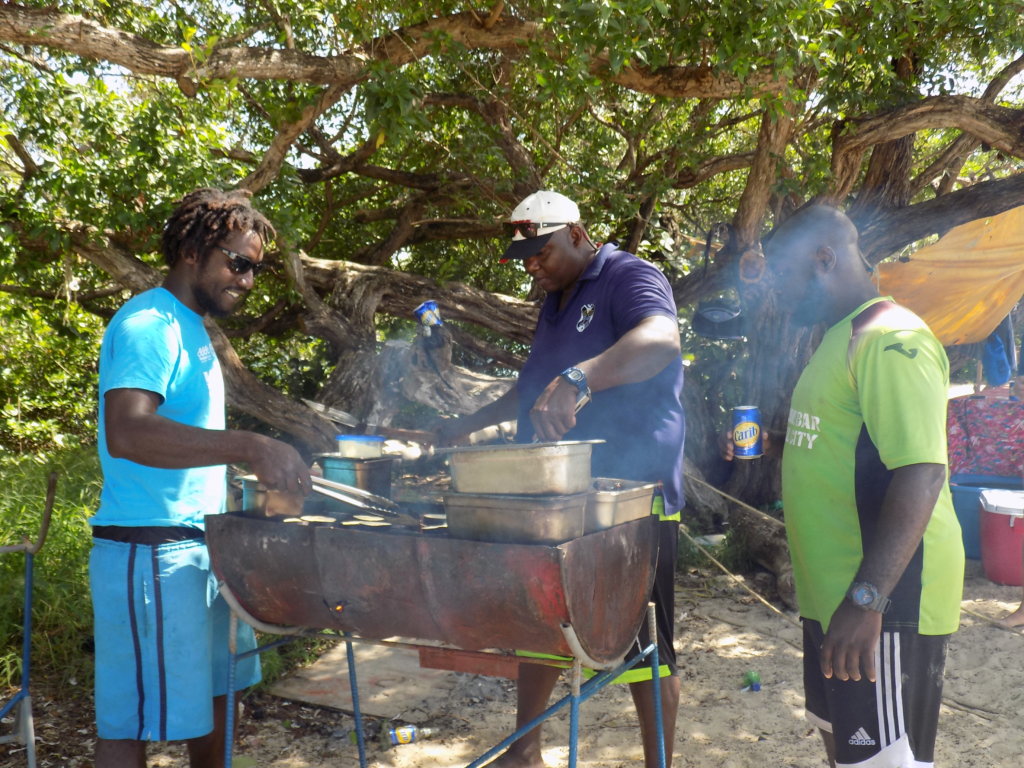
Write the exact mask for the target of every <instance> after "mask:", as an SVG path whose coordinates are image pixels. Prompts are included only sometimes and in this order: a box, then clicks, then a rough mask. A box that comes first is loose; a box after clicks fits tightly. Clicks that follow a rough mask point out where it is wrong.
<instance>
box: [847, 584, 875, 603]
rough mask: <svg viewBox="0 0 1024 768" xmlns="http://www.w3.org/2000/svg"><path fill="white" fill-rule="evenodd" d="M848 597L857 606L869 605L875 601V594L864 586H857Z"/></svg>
mask: <svg viewBox="0 0 1024 768" xmlns="http://www.w3.org/2000/svg"><path fill="white" fill-rule="evenodd" d="M850 597H851V598H852V599H853V602H855V603H856V604H857V605H871V603H873V602H874V600H875V592H874V590H873V589H871V587H869V586H867V585H866V584H859V585H857V586H856V587H855V588H854V589H853V591H852V592H851V593H850Z"/></svg>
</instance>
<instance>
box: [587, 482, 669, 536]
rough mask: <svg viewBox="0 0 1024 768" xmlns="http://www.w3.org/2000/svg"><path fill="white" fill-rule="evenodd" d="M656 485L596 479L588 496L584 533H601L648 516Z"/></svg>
mask: <svg viewBox="0 0 1024 768" xmlns="http://www.w3.org/2000/svg"><path fill="white" fill-rule="evenodd" d="M657 487H658V484H657V483H645V482H643V481H638V480H618V479H616V478H611V477H596V478H594V482H593V483H592V485H591V493H590V494H588V496H589V498H588V500H587V511H586V516H585V519H584V528H583V531H584V533H592V532H593V531H601V530H604V529H605V528H611V527H612V526H613V525H621V524H622V523H628V522H629V521H630V520H636V519H638V518H641V517H644V516H646V515H649V514H651V501H652V500H653V498H654V489H655V488H657Z"/></svg>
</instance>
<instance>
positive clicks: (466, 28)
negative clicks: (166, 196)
mask: <svg viewBox="0 0 1024 768" xmlns="http://www.w3.org/2000/svg"><path fill="white" fill-rule="evenodd" d="M446 38H448V39H451V40H452V41H453V42H455V43H458V44H460V45H461V46H464V47H465V48H467V49H469V50H491V51H509V52H522V51H525V50H526V49H527V47H528V46H529V45H530V44H531V43H533V42H535V41H541V42H544V41H545V40H546V39H547V34H546V32H545V30H544V27H543V25H542V24H539V23H537V22H532V21H523V20H520V19H515V18H512V17H509V16H500V17H499V18H497V19H494V20H493V23H492V19H491V18H488V19H487V20H486V21H484V22H481V21H480V20H479V19H478V18H477V17H476V15H475V14H473V13H469V12H464V13H456V14H452V15H450V16H444V17H439V18H432V19H429V20H428V21H424V22H422V23H420V24H414V25H411V26H409V27H405V28H402V29H398V30H395V31H393V32H391V33H389V34H387V35H384V36H382V37H379V38H376V39H374V40H371V41H369V42H367V43H365V44H364V45H361V46H357V47H355V48H352V49H351V50H349V51H347V52H345V53H342V54H339V55H337V56H316V55H313V54H308V53H304V52H302V51H297V50H288V49H275V48H244V47H226V46H221V45H217V46H214V47H213V49H212V50H211V51H209V55H208V56H206V57H204V58H203V59H202V60H201V61H198V62H197V61H196V59H195V58H194V57H193V55H192V53H191V52H189V51H186V50H184V49H182V48H181V47H180V46H171V45H159V44H157V43H154V42H152V41H150V40H148V39H146V38H143V37H140V36H139V35H134V34H131V33H128V32H124V31H123V30H120V29H116V28H111V27H106V26H104V25H102V24H99V23H97V22H94V21H91V20H89V19H87V18H85V17H84V16H78V15H75V14H66V13H61V12H59V11H57V10H54V9H51V8H25V7H23V6H19V5H14V4H10V3H4V4H0V41H4V42H8V43H17V44H21V45H33V46H45V47H49V48H55V49H58V50H62V51H65V52H66V53H72V54H75V55H78V56H83V57H85V58H88V59H95V60H101V61H109V62H111V63H112V64H117V65H119V66H122V67H125V68H126V69H129V70H131V71H132V72H135V73H136V74H140V75H153V76H157V77H166V78H170V79H173V80H175V81H178V80H179V79H180V78H183V77H190V78H192V79H194V80H198V81H200V82H201V81H203V80H208V79H215V80H228V79H235V78H242V79H253V80H287V81H293V82H304V83H315V84H320V85H333V86H338V87H341V88H345V87H349V86H352V85H355V84H356V83H359V82H361V81H362V80H364V79H365V78H366V77H368V76H369V73H370V68H369V65H370V63H371V62H374V61H376V62H380V61H387V62H389V63H390V64H391V65H393V66H404V65H406V64H409V63H412V62H414V61H417V60H419V59H421V58H424V57H427V56H430V55H431V54H432V53H433V52H434V50H435V49H436V46H437V43H438V40H443V39H446ZM552 55H553V56H554V55H556V52H555V51H554V50H552ZM592 71H593V73H594V74H596V75H598V76H602V77H604V78H605V79H607V80H609V81H611V82H615V83H618V84H619V85H622V86H624V87H626V88H630V89H632V90H635V91H640V92H643V93H650V94H657V95H660V96H669V97H675V98H686V99H690V98H731V97H736V96H740V95H744V94H749V95H751V96H756V95H759V94H762V95H763V94H768V93H776V92H779V91H781V90H783V89H784V88H785V87H786V86H787V84H788V82H789V81H788V80H787V79H785V78H781V77H778V76H776V75H775V74H774V73H771V72H764V73H755V74H752V75H750V76H748V77H746V78H743V79H742V80H741V79H739V78H737V77H734V76H732V75H728V74H722V73H716V72H715V71H714V70H712V69H711V68H710V67H700V66H698V67H677V66H668V67H662V68H659V69H654V70H652V69H648V68H645V67H628V68H625V69H623V70H622V71H620V72H619V73H617V74H611V73H610V71H609V69H608V56H607V54H604V55H599V56H597V57H595V59H594V62H593V65H592Z"/></svg>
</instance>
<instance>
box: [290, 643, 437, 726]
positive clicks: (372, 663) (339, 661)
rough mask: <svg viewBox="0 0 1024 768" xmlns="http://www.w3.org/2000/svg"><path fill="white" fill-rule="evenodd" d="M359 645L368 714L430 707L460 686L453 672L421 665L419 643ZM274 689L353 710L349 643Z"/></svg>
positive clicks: (362, 701) (400, 713)
mask: <svg viewBox="0 0 1024 768" xmlns="http://www.w3.org/2000/svg"><path fill="white" fill-rule="evenodd" d="M354 648H355V657H356V677H357V680H358V684H359V706H360V708H361V710H362V713H363V714H364V715H368V716H371V717H382V718H389V719H390V718H397V717H400V716H403V715H405V716H408V713H409V712H412V711H415V710H420V711H427V712H429V711H430V710H431V707H430V702H431V701H436V700H437V699H439V698H444V697H445V696H447V695H448V694H450V693H451V691H452V689H453V688H454V686H455V683H456V677H455V674H454V673H452V672H449V671H444V670H439V669H423V668H421V667H420V661H419V654H418V652H417V651H416V650H414V649H410V648H396V647H391V646H379V645H369V644H363V643H356V644H355V646H354ZM270 692H271V693H272V694H274V695H275V696H281V697H282V698H286V699H292V700H295V701H303V702H306V703H308V704H317V705H321V706H327V707H334V708H336V709H340V710H343V711H345V712H351V711H352V710H353V706H352V693H351V691H350V690H349V681H348V660H347V658H346V651H345V644H344V643H339V644H338V645H337V646H336V647H334V648H332V649H330V650H329V651H327V652H326V653H324V654H323V655H322V656H321V657H320V658H319V659H317V660H316V661H315V662H314V663H313V664H311V665H310V666H308V667H306V668H304V669H300V670H297V671H296V672H295V673H293V674H292V675H290V676H288V677H287V678H285V679H283V680H280V681H279V682H278V683H276V684H275V685H274V686H273V687H271V689H270Z"/></svg>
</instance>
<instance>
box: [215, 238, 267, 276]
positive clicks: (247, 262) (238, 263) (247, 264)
mask: <svg viewBox="0 0 1024 768" xmlns="http://www.w3.org/2000/svg"><path fill="white" fill-rule="evenodd" d="M217 250H218V251H221V252H222V253H223V254H224V255H225V256H227V257H228V269H230V270H231V271H232V272H233V273H234V274H236V275H244V274H245V273H246V272H249V271H250V270H251V271H252V276H253V277H256V275H258V274H259V273H260V272H262V271H263V270H264V269H266V268H267V267H268V266H270V265H269V264H267V262H265V261H253V260H252V259H250V258H249V257H248V256H243V255H242V254H240V253H235V252H234V251H229V250H228V249H227V248H222V247H221V246H219V245H218V246H217Z"/></svg>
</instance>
